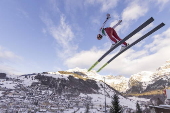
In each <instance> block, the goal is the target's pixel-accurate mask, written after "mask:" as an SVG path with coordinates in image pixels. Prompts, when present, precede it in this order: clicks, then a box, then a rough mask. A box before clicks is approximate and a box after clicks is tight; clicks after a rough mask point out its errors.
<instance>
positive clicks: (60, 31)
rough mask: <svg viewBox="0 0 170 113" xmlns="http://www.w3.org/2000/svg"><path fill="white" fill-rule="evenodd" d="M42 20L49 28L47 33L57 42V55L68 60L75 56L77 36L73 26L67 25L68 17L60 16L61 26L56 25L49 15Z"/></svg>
mask: <svg viewBox="0 0 170 113" xmlns="http://www.w3.org/2000/svg"><path fill="white" fill-rule="evenodd" d="M41 19H42V21H43V22H44V23H45V25H46V26H47V31H48V32H49V33H50V35H51V36H52V37H53V38H54V39H55V40H56V42H57V48H56V50H57V55H59V56H60V57H61V58H67V57H69V56H71V55H72V54H74V52H75V51H76V50H77V47H78V46H77V45H76V44H75V43H74V37H75V35H74V33H73V31H72V28H71V25H69V24H68V23H66V17H65V16H64V15H61V16H60V23H59V25H55V23H54V22H53V21H52V20H51V19H50V18H49V17H48V16H47V15H45V16H43V17H41Z"/></svg>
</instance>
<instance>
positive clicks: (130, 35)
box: [88, 17, 154, 71]
mask: <svg viewBox="0 0 170 113" xmlns="http://www.w3.org/2000/svg"><path fill="white" fill-rule="evenodd" d="M153 21H154V19H153V17H151V18H149V19H148V20H147V21H145V22H144V23H143V24H142V25H140V26H139V27H138V28H136V29H135V30H134V31H132V32H131V33H130V34H129V35H127V36H126V37H125V38H124V39H122V40H121V41H119V42H118V43H117V44H116V45H115V46H113V47H112V48H110V49H109V50H108V51H107V52H106V53H105V54H103V56H101V57H100V58H99V59H98V60H97V61H96V62H95V63H94V64H93V65H92V66H91V67H90V68H89V69H88V71H90V70H92V69H93V68H94V67H95V66H96V65H97V64H98V63H99V62H100V61H101V60H102V59H103V58H104V57H106V56H107V55H108V54H109V53H110V52H112V51H113V50H114V49H115V48H117V47H118V46H119V45H121V44H122V43H123V42H125V41H126V40H128V39H129V38H131V37H132V36H133V35H135V34H136V33H138V32H139V31H140V30H142V29H143V28H145V27H146V26H147V25H149V24H150V23H151V22H153Z"/></svg>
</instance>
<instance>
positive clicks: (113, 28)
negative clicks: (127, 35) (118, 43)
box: [112, 20, 122, 29]
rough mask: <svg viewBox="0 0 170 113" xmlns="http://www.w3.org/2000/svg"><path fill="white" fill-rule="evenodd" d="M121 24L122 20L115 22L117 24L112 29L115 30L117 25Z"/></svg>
mask: <svg viewBox="0 0 170 113" xmlns="http://www.w3.org/2000/svg"><path fill="white" fill-rule="evenodd" d="M121 22H122V20H119V21H118V22H117V24H115V25H114V26H113V27H112V28H113V29H115V28H116V27H117V26H118V25H120V23H121Z"/></svg>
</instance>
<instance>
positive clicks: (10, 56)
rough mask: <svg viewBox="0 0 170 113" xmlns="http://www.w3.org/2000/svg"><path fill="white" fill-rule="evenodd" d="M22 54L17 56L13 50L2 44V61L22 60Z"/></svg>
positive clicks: (0, 56)
mask: <svg viewBox="0 0 170 113" xmlns="http://www.w3.org/2000/svg"><path fill="white" fill-rule="evenodd" d="M21 59H22V58H21V57H20V56H17V55H16V54H14V53H13V52H11V51H8V50H6V49H5V48H4V47H2V46H0V61H2V60H3V61H4V60H11V61H12V60H21Z"/></svg>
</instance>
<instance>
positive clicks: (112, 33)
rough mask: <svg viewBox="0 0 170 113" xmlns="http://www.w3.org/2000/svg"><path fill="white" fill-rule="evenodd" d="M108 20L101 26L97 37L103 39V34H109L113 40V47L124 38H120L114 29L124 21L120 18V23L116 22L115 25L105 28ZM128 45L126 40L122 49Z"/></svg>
mask: <svg viewBox="0 0 170 113" xmlns="http://www.w3.org/2000/svg"><path fill="white" fill-rule="evenodd" d="M107 16H108V18H107V19H109V18H110V15H109V14H107ZM106 21H107V20H106ZM106 21H105V22H104V23H103V26H102V27H101V28H100V34H98V35H97V39H98V40H101V39H102V37H103V36H107V37H108V38H109V39H110V40H111V43H112V46H111V48H112V47H113V46H114V45H115V44H116V43H117V42H118V41H121V40H122V39H121V38H119V36H118V35H117V33H116V31H115V30H114V29H115V28H116V27H117V26H118V25H119V24H120V23H121V22H122V20H119V21H118V23H117V24H115V25H114V26H113V27H107V28H104V25H105V24H106ZM128 45H129V44H128V43H126V42H124V43H123V44H122V47H121V50H122V49H124V48H125V47H126V46H128Z"/></svg>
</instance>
